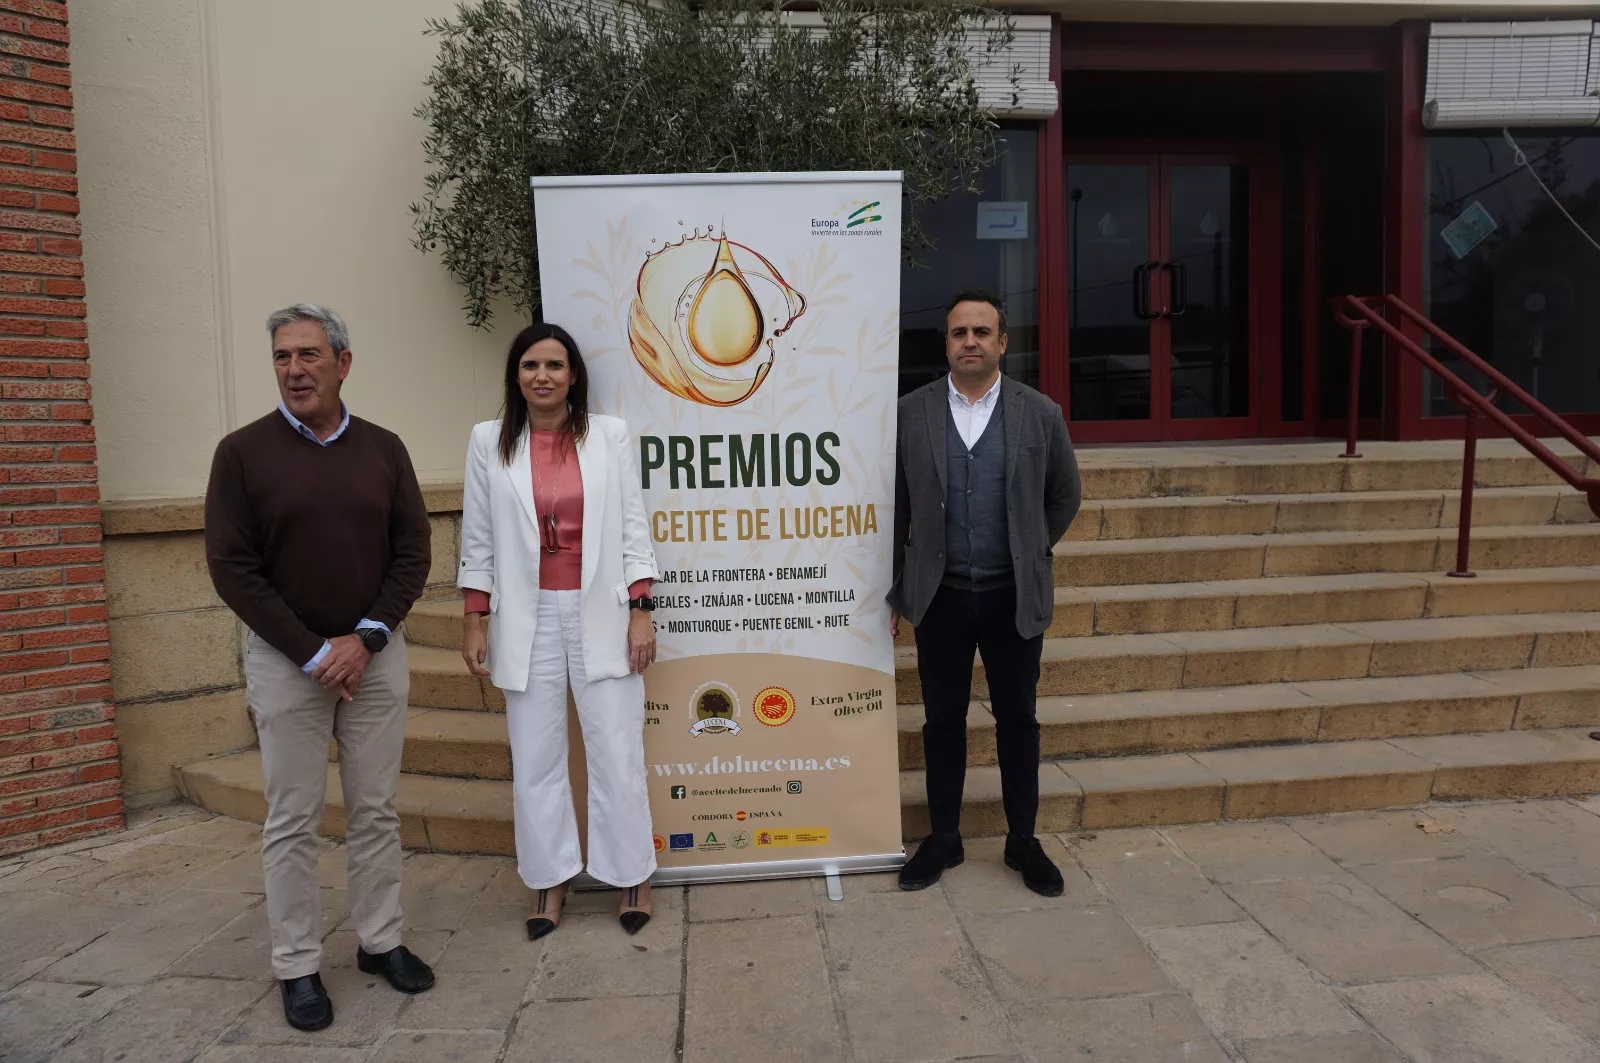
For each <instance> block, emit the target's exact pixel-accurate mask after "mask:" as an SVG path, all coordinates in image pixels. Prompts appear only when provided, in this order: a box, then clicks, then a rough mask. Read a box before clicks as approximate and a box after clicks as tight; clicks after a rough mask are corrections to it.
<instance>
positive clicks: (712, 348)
mask: <svg viewBox="0 0 1600 1063" xmlns="http://www.w3.org/2000/svg"><path fill="white" fill-rule="evenodd" d="M805 309H806V300H805V296H803V295H802V294H800V293H799V292H797V291H795V290H794V289H793V288H791V287H790V286H789V285H788V283H787V282H786V281H784V279H783V277H782V275H781V274H779V272H778V270H777V268H776V267H774V266H773V265H772V263H771V262H769V261H767V259H766V258H764V257H763V256H762V255H761V254H760V253H758V252H756V251H753V250H751V249H750V248H749V247H746V246H745V245H743V244H740V243H736V242H734V241H731V240H729V239H728V234H727V232H726V230H719V229H718V228H716V227H707V229H706V230H705V231H704V232H701V231H700V230H699V229H696V230H695V231H694V233H693V234H692V235H689V236H685V237H683V238H682V239H680V240H679V241H678V242H676V243H669V244H667V245H665V246H663V247H661V248H659V249H657V250H654V251H650V252H648V253H647V254H646V256H645V263H644V266H643V268H641V269H640V270H639V277H638V281H637V288H636V291H635V295H634V300H633V305H632V307H631V308H630V311H629V315H628V342H629V346H630V347H631V348H632V350H633V354H634V357H635V358H636V359H637V360H638V362H639V364H640V366H642V367H643V368H644V370H645V371H646V372H647V373H649V375H650V377H651V379H653V380H654V381H655V382H656V383H658V384H660V385H661V386H662V387H663V388H665V389H666V390H667V391H670V392H672V393H673V394H674V395H677V396H679V397H680V398H684V399H688V400H690V401H692V402H698V403H702V404H704V405H708V406H734V405H737V404H738V403H741V402H743V401H744V400H745V399H748V398H749V397H750V396H751V395H753V394H755V392H756V389H757V388H759V387H760V386H761V382H762V381H763V380H765V379H766V377H767V374H768V373H769V372H770V371H771V369H772V364H773V359H774V358H775V357H776V354H777V342H776V341H777V340H778V338H779V337H781V336H782V335H783V334H784V333H785V332H787V331H788V329H789V327H790V326H791V325H793V324H794V322H795V320H796V319H797V318H799V316H800V315H801V314H803V313H805ZM763 349H764V350H765V357H762V356H761V355H762V353H763Z"/></svg>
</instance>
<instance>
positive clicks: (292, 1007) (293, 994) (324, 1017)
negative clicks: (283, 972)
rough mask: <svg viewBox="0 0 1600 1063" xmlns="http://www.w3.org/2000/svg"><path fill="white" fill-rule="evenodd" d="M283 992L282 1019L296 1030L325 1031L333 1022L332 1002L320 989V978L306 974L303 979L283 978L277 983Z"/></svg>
mask: <svg viewBox="0 0 1600 1063" xmlns="http://www.w3.org/2000/svg"><path fill="white" fill-rule="evenodd" d="M278 985H279V987H280V988H282V990H283V1017H284V1019H285V1020H287V1021H288V1023H289V1025H290V1026H293V1027H294V1028H295V1029H296V1030H325V1029H327V1028H328V1026H329V1024H331V1023H332V1022H333V1001H331V1000H329V999H328V991H327V990H326V989H324V988H322V976H321V975H316V974H308V975H306V976H305V977H304V978H285V979H283V980H282V981H280V982H279V983H278Z"/></svg>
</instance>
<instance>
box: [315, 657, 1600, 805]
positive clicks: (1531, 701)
mask: <svg viewBox="0 0 1600 1063" xmlns="http://www.w3.org/2000/svg"><path fill="white" fill-rule="evenodd" d="M922 718H923V709H922V706H921V705H902V706H900V710H899V739H900V767H901V768H921V767H923V766H924V763H925V761H924V759H923V754H922V731H921V728H922ZM1584 725H1587V726H1600V666H1595V665H1589V666H1579V667H1570V668H1515V669H1507V670H1503V671H1487V672H1465V673H1456V674H1452V675H1422V676H1407V677H1402V678H1396V679H1390V678H1380V679H1335V680H1325V681H1316V682H1304V683H1265V684H1261V685H1259V686H1243V687H1220V688H1213V689H1204V690H1167V691H1158V692H1132V693H1123V694H1097V695H1088V696H1084V697H1045V698H1041V699H1039V736H1040V748H1041V750H1042V751H1043V754H1044V756H1046V757H1107V756H1125V755H1131V754H1145V753H1173V752H1184V751H1193V750H1210V749H1225V748H1230V747H1234V746H1249V745H1265V744H1271V743H1284V742H1332V741H1348V740H1351V739H1365V738H1400V737H1409V736H1415V735H1433V734H1455V733H1460V732H1476V731H1503V730H1511V729H1521V730H1538V729H1550V728H1559V727H1578V726H1584ZM329 759H330V760H333V759H336V751H335V750H331V749H330V751H329ZM967 763H968V764H971V765H974V766H979V765H987V764H993V763H995V731H994V718H993V717H992V716H991V715H990V714H989V712H988V706H987V705H986V704H985V703H983V702H981V701H980V702H977V703H975V704H974V705H973V706H972V709H971V710H970V712H969V713H968V717H967ZM401 770H402V771H405V772H409V773H412V774H415V775H447V776H455V777H459V778H469V779H509V778H511V752H510V746H509V744H508V741H507V738H506V724H505V720H504V718H503V717H501V716H499V715H497V714H492V713H485V712H470V711H462V710H457V709H417V708H413V709H411V710H410V711H409V713H408V715H407V718H406V744H405V754H404V758H403V760H402V763H401Z"/></svg>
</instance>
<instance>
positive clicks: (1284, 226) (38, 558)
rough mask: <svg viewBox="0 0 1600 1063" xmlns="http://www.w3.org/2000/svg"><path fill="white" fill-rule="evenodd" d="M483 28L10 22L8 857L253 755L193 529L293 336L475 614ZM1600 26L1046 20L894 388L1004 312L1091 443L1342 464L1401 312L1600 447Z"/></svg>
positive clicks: (106, 12) (1410, 386) (936, 265)
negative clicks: (432, 142) (465, 174)
mask: <svg viewBox="0 0 1600 1063" xmlns="http://www.w3.org/2000/svg"><path fill="white" fill-rule="evenodd" d="M454 9H455V0H387V2H386V3H384V4H381V5H374V4H363V3H354V2H350V0H338V2H329V0H274V2H273V3H271V4H260V3H247V2H244V0H140V2H138V3H128V2H124V0H72V3H71V4H70V19H69V17H68V5H66V4H61V3H55V2H52V0H0V60H3V61H4V62H6V63H8V64H9V68H8V71H6V72H3V73H0V97H3V98H4V99H3V100H0V107H3V108H4V109H5V111H6V113H5V114H3V115H0V154H3V155H4V159H3V160H0V161H3V165H4V167H5V168H4V169H3V170H0V197H3V198H4V199H5V203H4V204H0V206H3V208H4V209H3V210H0V242H3V243H5V244H6V247H5V251H6V257H4V258H3V259H0V270H3V271H4V272H3V276H4V278H5V279H4V281H3V283H0V287H3V288H4V302H5V304H6V305H5V306H3V307H0V313H3V314H4V319H5V321H6V322H7V327H6V328H5V329H3V330H0V331H4V332H6V333H8V335H7V336H6V337H5V340H4V342H5V346H6V357H7V358H9V359H10V360H9V361H6V362H5V363H4V370H3V372H0V386H3V388H4V390H5V393H6V396H5V397H6V406H5V410H4V411H3V423H4V425H5V426H6V432H7V458H6V463H5V464H4V465H3V466H0V467H4V468H5V469H7V470H9V471H8V473H7V478H8V484H7V485H6V491H7V498H6V501H5V503H4V507H3V511H4V512H5V514H6V520H5V525H6V527H5V529H4V531H3V534H4V535H5V536H6V537H7V544H6V546H5V548H4V552H3V553H0V557H3V558H4V559H5V562H4V563H5V566H6V567H5V568H4V571H5V572H6V573H7V577H6V579H5V583H6V586H5V588H4V591H5V593H4V594H0V617H4V619H5V633H4V636H3V637H4V638H5V640H6V645H5V646H4V647H0V658H3V659H4V660H5V662H6V667H5V671H4V672H3V673H0V674H3V675H4V676H5V678H4V679H3V680H0V685H4V686H5V687H6V689H5V690H4V691H0V698H3V699H4V700H0V853H3V852H6V851H14V850H17V849H20V848H26V847H31V846H33V845H37V844H46V843H48V842H50V841H54V840H57V839H58V838H61V837H66V836H70V834H71V833H72V832H85V831H93V830H101V829H114V828H115V827H116V826H118V825H119V824H120V822H121V820H120V815H121V805H120V802H121V801H122V800H123V799H126V801H127V803H128V805H129V806H137V805H142V804H149V803H153V802H156V801H160V800H164V799H168V798H170V797H171V796H173V795H174V793H175V792H176V791H175V788H174V782H173V775H172V768H173V766H174V765H175V764H179V763H184V762H188V761H192V760H194V759H196V758H198V757H203V756H207V755H209V754H213V753H221V752H227V751H230V750H237V749H241V748H245V747H248V746H250V745H252V744H253V742H254V735H253V732H252V730H251V727H250V723H249V719H248V715H247V714H246V712H245V710H244V697H243V680H242V672H241V646H240V640H239V630H238V624H237V622H236V621H235V619H234V618H233V617H232V615H231V614H230V613H228V611H227V610H226V609H225V608H224V607H223V606H222V604H221V602H220V601H219V600H217V598H216V597H215V595H214V594H213V593H212V591H211V587H210V583H209V580H208V579H207V577H206V573H205V566H204V558H203V553H202V550H201V542H200V540H201V527H200V507H199V504H198V496H200V494H201V493H202V492H203V490H204V486H205V482H206V475H207V471H208V467H209V462H210V456H211V452H212V449H213V447H214V446H215V443H216V441H217V440H218V439H219V438H220V437H221V436H222V435H223V434H225V433H226V432H227V431H229V430H231V429H232V428H234V427H237V426H238V425H240V424H243V423H245V422H247V421H249V420H250V419H252V418H254V417H257V416H259V415H260V414H261V413H263V412H265V411H267V410H269V409H271V407H272V405H273V404H274V403H275V401H276V391H275V385H274V382H273V378H272V373H271V368H270V362H269V351H268V344H267V337H266V336H265V335H264V333H263V331H262V322H263V321H264V319H265V317H266V315H267V313H269V312H270V311H272V310H273V309H276V308H278V307H280V306H283V305H287V304H288V303H291V302H295V301H298V300H301V299H314V300H318V301H321V302H325V303H327V304H329V305H332V306H335V307H337V308H339V309H340V310H341V311H342V312H343V313H344V314H345V315H346V317H347V318H348V320H349V322H350V325H351V329H352V336H353V346H354V349H355V354H356V359H355V366H354V371H353V373H352V376H351V379H350V382H349V385H348V388H347V397H348V399H349V401H350V404H351V406H352V408H353V409H354V410H356V411H357V412H358V413H360V414H361V415H363V416H366V417H368V418H370V419H372V420H375V421H377V422H379V423H382V424H384V425H386V426H388V427H390V428H393V429H394V430H396V431H398V432H399V433H400V434H401V435H402V436H403V438H404V439H405V440H406V442H407V444H408V446H409V447H410V449H411V453H412V456H413V459H414V462H415V465H416V467H417V471H418V474H419V476H420V477H421V478H422V480H423V481H424V482H425V483H426V484H428V485H429V489H428V493H429V504H430V509H431V511H432V512H433V519H434V529H435V555H436V556H435V565H434V573H433V576H432V578H431V581H430V591H429V594H430V595H431V596H434V597H445V596H448V595H450V594H451V593H452V589H451V580H452V577H453V573H454V565H455V560H454V558H455V550H456V543H457V533H456V527H457V519H458V513H459V508H460V491H459V480H460V476H461V467H462V461H463V455H464V447H465V439H466V436H467V431H468V428H469V426H470V425H471V424H472V423H474V422H475V421H479V420H483V419H485V418H489V417H492V416H493V415H494V414H495V410H496V406H497V404H498V401H499V382H498V378H499V372H500V359H501V353H502V351H503V349H504V344H505V342H506V341H507V340H508V339H509V337H510V335H511V334H512V333H513V332H514V331H515V328H516V326H517V324H518V322H516V321H515V320H514V315H513V314H512V313H511V312H510V310H509V308H507V309H506V311H505V312H504V313H502V314H501V315H500V316H499V317H498V318H497V321H496V327H495V329H493V330H490V331H477V330H473V329H471V328H469V327H468V326H467V325H466V324H465V321H464V318H463V315H462V313H461V311H460V303H461V299H460V296H459V293H458V292H457V290H456V289H455V288H454V286H453V282H452V281H451V280H450V278H449V277H448V276H447V275H446V274H445V272H444V270H443V269H442V268H441V266H440V264H439V262H438V260H437V259H436V258H433V257H429V256H424V255H422V254H419V253H418V252H417V251H416V250H415V249H414V248H412V246H411V243H410V236H411V229H410V216H409V213H408V210H407V208H408V206H409V204H410V203H411V202H413V201H415V200H417V199H418V198H420V195H421V192H422V187H423V185H422V178H423V174H424V172H425V163H424V159H423V155H422V150H421V147H420V141H421V138H422V134H423V127H422V123H421V122H420V120H419V119H417V118H416V117H414V114H413V111H414V109H415V108H416V106H417V105H418V104H419V103H420V102H421V101H422V99H423V96H424V92H425V90H424V87H423V79H424V78H425V77H426V75H427V73H428V71H429V69H430V67H431V65H432V61H433V48H434V43H433V40H432V39H431V38H429V37H426V36H424V35H423V33H422V29H423V27H424V25H425V22H426V20H427V19H429V18H443V17H449V16H450V15H451V14H452V13H453V11H454ZM1591 13H1592V8H1591V6H1590V5H1587V4H1583V3H1578V2H1574V0H1551V2H1545V3H1539V4H1533V3H1516V2H1512V0H1410V2H1386V0H1274V2H1257V0H1050V2H1048V3H1045V4H1043V5H1029V8H1028V10H1027V11H1026V12H1025V13H1019V17H1018V34H1017V42H1016V44H1015V46H1014V49H1013V54H1012V56H1011V57H1010V59H1011V60H1012V61H1014V62H1015V64H1016V66H1017V67H1018V68H1019V69H1020V71H1021V80H1022V86H1021V90H1020V91H1019V92H1017V93H1016V95H1015V96H1014V97H1007V94H1006V93H1004V92H1002V91H1000V88H999V87H998V86H989V87H988V89H987V90H986V91H988V92H990V93H998V96H997V97H996V100H997V104H996V105H997V116H998V117H999V118H1000V120H1001V125H1002V128H1001V141H1002V147H1003V150H1002V152H1001V154H1000V156H999V158H998V159H997V160H996V162H995V164H994V165H993V167H991V168H990V170H989V171H988V173H986V174H985V176H984V188H983V190H982V192H981V193H978V194H974V195H964V196H958V197H954V198H952V199H951V200H949V201H947V202H944V203H940V204H936V205H933V206H932V207H930V208H929V209H928V220H929V228H930V230H931V231H932V232H933V234H934V236H935V237H936V239H937V240H938V246H937V247H936V248H935V249H934V250H932V251H930V252H929V253H927V254H926V255H925V256H924V259H923V262H922V263H921V264H919V265H916V266H907V267H906V268H905V270H904V273H903V276H902V307H901V310H902V315H901V320H902V338H901V350H902V363H901V384H902V388H904V389H910V388H912V387H915V386H917V385H918V384H920V383H923V382H925V381H927V380H929V379H933V378H934V377H936V376H937V375H938V374H939V373H940V372H941V371H942V367H943V364H944V362H943V355H942V340H941V337H940V327H941V325H942V320H943V307H944V302H945V300H946V299H947V297H948V295H949V293H951V292H952V291H955V290H958V289H961V288H969V287H985V288H990V289H994V290H997V291H1000V292H1002V293H1004V294H1005V295H1006V297H1007V299H1008V300H1009V302H1010V304H1011V322H1012V325H1011V345H1010V354H1009V355H1008V367H1009V371H1010V372H1011V373H1012V374H1013V375H1015V376H1017V377H1019V378H1021V379H1023V380H1025V381H1027V382H1029V383H1031V384H1034V385H1035V386H1037V387H1039V388H1040V389H1041V390H1043V391H1045V392H1046V393H1047V394H1050V395H1051V396H1053V397H1054V398H1055V399H1056V400H1057V401H1058V402H1060V403H1061V405H1062V408H1063V410H1065V411H1066V414H1067V417H1068V420H1069V423H1070V426H1071V430H1072V433H1073V436H1074V438H1075V440H1077V441H1078V442H1079V443H1082V444H1092V443H1158V442H1165V441H1180V440H1218V439H1262V438H1304V437H1313V436H1326V435H1341V434H1342V433H1343V428H1344V417H1345V411H1346V409H1347V407H1348V399H1349V394H1348V391H1347V387H1348V385H1347V379H1348V378H1347V375H1346V373H1347V365H1348V339H1347V337H1346V335H1345V334H1344V332H1343V331H1342V330H1341V329H1340V328H1339V327H1338V326H1337V324H1336V323H1335V322H1334V320H1333V318H1332V316H1331V314H1330V313H1329V310H1328V300H1329V299H1331V298H1333V297H1336V296H1340V295H1346V294H1356V295H1376V294H1380V293H1384V292H1389V293H1393V294H1396V295H1398V296H1400V297H1401V298H1403V299H1404V300H1406V301H1407V302H1408V303H1410V304H1411V305H1413V306H1415V307H1417V308H1418V309H1420V310H1422V311H1423V312H1425V313H1426V314H1428V315H1430V316H1431V317H1432V318H1433V319H1434V320H1435V321H1437V322H1438V323H1439V324H1440V325H1442V326H1443V327H1445V328H1446V329H1448V330H1449V331H1450V332H1451V333H1452V334H1453V335H1455V336H1456V337H1458V338H1459V339H1460V340H1462V341H1463V342H1465V343H1466V344H1467V345H1468V346H1469V347H1471V348H1472V349H1474V350H1476V351H1477V352H1478V353H1479V354H1481V355H1483V356H1485V357H1486V358H1489V359H1490V360H1491V361H1492V362H1493V363H1494V364H1496V365H1497V366H1499V367H1500V368H1501V369H1502V370H1503V371H1505V372H1507V373H1508V374H1510V375H1511V377H1512V378H1513V379H1515V380H1517V381H1518V382H1519V383H1521V384H1522V385H1523V386H1524V387H1525V388H1527V389H1528V390H1530V391H1532V392H1533V393H1534V394H1535V395H1536V396H1538V397H1539V398H1540V399H1541V400H1543V401H1545V402H1547V403H1549V404H1550V405H1551V406H1552V407H1553V408H1554V409H1556V410H1557V411H1559V412H1561V413H1563V414H1566V415H1569V416H1570V417H1572V419H1573V420H1574V421H1575V423H1577V424H1578V425H1579V426H1580V427H1583V428H1585V429H1586V430H1590V431H1594V430H1600V370H1597V368H1596V366H1597V364H1600V363H1597V362H1596V360H1595V358H1594V357H1593V355H1594V354H1595V353H1596V350H1597V347H1600V317H1597V315H1600V309H1597V308H1600V291H1597V290H1596V289H1597V287H1600V269H1597V268H1596V266H1597V264H1600V249H1597V248H1595V247H1594V246H1592V244H1591V242H1590V241H1589V237H1592V236H1595V235H1596V234H1597V233H1600V130H1597V129H1595V128H1594V127H1595V123H1596V120H1597V119H1600V96H1597V95H1596V93H1597V92H1600V43H1597V42H1600V37H1597V36H1596V28H1595V25H1594V24H1593V23H1592V22H1590V21H1588V18H1589V16H1590V14H1591ZM796 17H804V16H796ZM69 49H70V53H69ZM69 58H70V62H69ZM1507 133H1509V137H1508V136H1507ZM80 190H81V191H80ZM80 194H81V199H82V206H81V211H80V209H79V202H78V198H77V197H78V196H79V195H80ZM80 223H81V238H82V247H81V260H80V247H79V244H78V240H79V238H80V228H79V226H80ZM1585 230H1587V234H1588V235H1587V236H1586V235H1585ZM85 283H87V286H88V293H89V294H88V297H87V301H85V296H84V292H85V287H84V286H85ZM86 342H87V343H88V344H89V345H88V346H86V345H85V344H86ZM91 349H92V351H93V356H92V357H89V356H88V354H89V351H90V350H91ZM1367 350H1368V359H1369V367H1368V370H1367V372H1366V373H1365V375H1364V376H1363V378H1362V385H1361V394H1360V396H1359V409H1360V414H1361V420H1362V427H1363V432H1364V433H1365V434H1367V435H1369V436H1372V437H1380V436H1381V437H1385V438H1391V439H1414V438H1429V437H1451V436H1454V435H1458V434H1459V433H1460V432H1461V430H1462V420H1461V418H1460V416H1459V415H1458V414H1457V412H1456V411H1455V409H1454V407H1453V406H1451V405H1450V403H1449V401H1448V397H1447V396H1446V395H1445V394H1444V392H1443V389H1442V387H1441V385H1440V383H1439V382H1438V381H1435V380H1432V379H1430V378H1429V377H1428V376H1427V374H1425V372H1424V371H1423V370H1422V369H1421V367H1420V366H1419V365H1417V363H1415V362H1414V361H1412V360H1411V359H1408V358H1402V357H1399V356H1397V355H1396V354H1394V353H1393V352H1385V351H1383V350H1382V349H1381V345H1380V344H1378V343H1377V342H1375V341H1373V340H1369V341H1368V348H1367ZM91 371H92V372H91ZM91 380H92V383H93V388H94V391H93V396H94V404H93V406H92V410H91V407H90V405H89V397H90V392H89V386H90V382H91ZM1513 412H1514V411H1513ZM46 495H48V496H49V497H48V498H47V497H46ZM97 500H101V506H100V508H99V509H96V508H95V505H96V501H97ZM102 532H103V534H104V536H105V542H104V553H103V555H102V552H101V551H102V547H101V543H100V537H101V534H102ZM102 558H103V562H104V567H103V568H102V567H101V566H102ZM108 640H109V641H108ZM108 657H109V667H108V664H107V658H108ZM113 705H114V706H115V708H114V709H113ZM118 742H120V745H118V744H117V743H118ZM119 772H120V776H121V777H120V779H119V778H118V777H117V776H118V774H119Z"/></svg>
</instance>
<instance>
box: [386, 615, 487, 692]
mask: <svg viewBox="0 0 1600 1063" xmlns="http://www.w3.org/2000/svg"><path fill="white" fill-rule="evenodd" d="M409 627H410V621H409V620H408V621H407V629H408V630H409ZM406 652H407V653H408V654H409V655H410V658H411V704H412V705H414V706H416V707H418V708H424V709H469V710H472V711H474V712H505V711H506V699H505V696H504V695H503V694H501V693H500V688H499V687H497V686H495V685H494V684H493V683H491V682H490V681H489V678H488V677H487V676H484V677H482V678H480V677H478V676H475V675H473V674H472V673H471V672H469V671H467V664H466V662H465V661H463V660H462V659H461V651H460V650H451V649H443V648H441V647H438V646H424V645H416V646H413V645H410V644H409V643H408V644H407V646H406Z"/></svg>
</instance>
